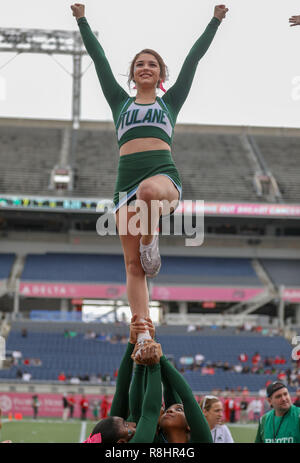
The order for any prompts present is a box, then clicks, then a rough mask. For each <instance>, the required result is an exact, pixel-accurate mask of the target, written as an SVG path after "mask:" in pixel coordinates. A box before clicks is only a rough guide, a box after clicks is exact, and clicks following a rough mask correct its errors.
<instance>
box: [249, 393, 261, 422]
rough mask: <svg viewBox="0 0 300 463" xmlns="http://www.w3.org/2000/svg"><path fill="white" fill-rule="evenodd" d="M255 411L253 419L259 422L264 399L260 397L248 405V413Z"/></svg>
mask: <svg viewBox="0 0 300 463" xmlns="http://www.w3.org/2000/svg"><path fill="white" fill-rule="evenodd" d="M251 412H253V421H254V422H255V423H257V422H258V421H259V419H260V416H261V412H262V401H261V399H260V398H259V397H256V398H255V399H254V400H252V401H251V402H250V404H249V406H248V415H249V414H250V413H251Z"/></svg>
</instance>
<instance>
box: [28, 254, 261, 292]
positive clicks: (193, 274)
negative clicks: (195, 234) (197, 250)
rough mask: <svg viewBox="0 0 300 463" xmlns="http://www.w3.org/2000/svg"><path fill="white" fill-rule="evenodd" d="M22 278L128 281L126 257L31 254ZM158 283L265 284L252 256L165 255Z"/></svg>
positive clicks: (257, 285)
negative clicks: (252, 261)
mask: <svg viewBox="0 0 300 463" xmlns="http://www.w3.org/2000/svg"><path fill="white" fill-rule="evenodd" d="M21 280H22V281H65V282H66V281H72V282H78V281H81V282H85V281H86V282H114V283H124V282H125V280H126V275H125V266H124V259H123V256H122V255H115V254H107V255H106V254H101V255H97V254H96V255H92V254H91V255H89V254H66V253H61V254H59V253H47V254H43V255H32V254H29V255H28V256H27V258H26V262H25V267H24V270H23V273H22V276H21ZM156 282H157V284H160V283H162V284H164V283H169V284H170V283H175V284H176V283H180V284H188V285H193V284H194V285H202V284H216V285H222V286H223V285H224V286H226V285H227V284H233V285H238V286H239V285H241V286H242V285H244V286H254V287H260V286H262V284H261V282H260V280H259V278H258V277H257V275H256V273H255V271H254V269H253V268H252V266H251V261H250V259H234V258H231V259H230V258H228V259H223V258H200V257H175V256H174V257H173V256H164V262H163V266H162V269H161V272H160V274H159V276H158V277H157V279H156Z"/></svg>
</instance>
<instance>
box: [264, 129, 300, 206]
mask: <svg viewBox="0 0 300 463" xmlns="http://www.w3.org/2000/svg"><path fill="white" fill-rule="evenodd" d="M255 141H256V143H257V145H258V147H259V149H260V151H261V154H262V156H263V158H264V160H265V162H266V164H267V165H268V167H269V169H270V170H271V171H272V172H273V175H274V176H275V178H276V180H277V182H278V185H279V188H280V191H281V192H282V194H283V197H284V199H285V201H286V202H287V203H297V202H299V200H300V189H299V178H300V150H299V138H296V137H284V136H281V137H280V136H279V137H276V138H274V137H270V136H267V135H257V136H256V137H255Z"/></svg>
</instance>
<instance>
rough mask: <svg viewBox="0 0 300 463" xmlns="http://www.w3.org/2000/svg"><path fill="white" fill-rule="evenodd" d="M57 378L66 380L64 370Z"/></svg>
mask: <svg viewBox="0 0 300 463" xmlns="http://www.w3.org/2000/svg"><path fill="white" fill-rule="evenodd" d="M57 379H58V381H62V382H64V381H66V375H65V374H64V372H63V371H62V372H60V373H59V375H58V378H57Z"/></svg>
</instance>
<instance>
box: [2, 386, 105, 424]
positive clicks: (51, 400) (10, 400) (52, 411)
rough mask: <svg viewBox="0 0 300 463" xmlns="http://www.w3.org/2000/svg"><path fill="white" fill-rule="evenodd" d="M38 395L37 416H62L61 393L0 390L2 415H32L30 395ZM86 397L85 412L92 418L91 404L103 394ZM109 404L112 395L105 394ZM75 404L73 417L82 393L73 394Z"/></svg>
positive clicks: (77, 410)
mask: <svg viewBox="0 0 300 463" xmlns="http://www.w3.org/2000/svg"><path fill="white" fill-rule="evenodd" d="M35 394H36V395H37V396H38V401H39V403H40V406H39V410H38V418H39V417H46V416H47V417H57V418H60V417H62V413H63V400H62V399H63V395H62V394H39V393H32V394H29V393H16V392H0V408H1V409H2V414H3V416H4V417H6V416H8V415H9V414H10V413H11V414H12V415H13V416H14V415H15V413H21V414H22V415H23V417H26V416H31V417H32V416H33V408H32V396H33V395H35ZM85 397H86V399H87V400H88V402H89V409H88V412H87V418H89V419H92V417H93V416H92V404H93V402H94V401H95V400H97V401H99V400H100V401H102V398H103V395H102V394H99V395H88V394H86V396H85ZM106 398H107V400H108V402H109V404H111V401H112V399H113V396H112V395H107V396H106ZM74 399H75V406H74V414H73V417H74V418H79V417H80V400H81V399H82V395H80V394H74Z"/></svg>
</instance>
